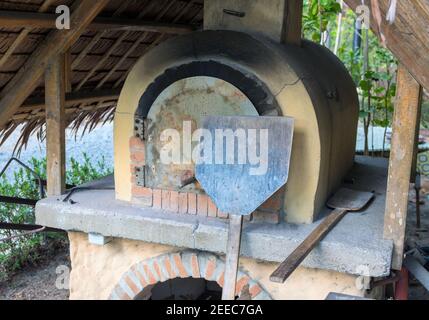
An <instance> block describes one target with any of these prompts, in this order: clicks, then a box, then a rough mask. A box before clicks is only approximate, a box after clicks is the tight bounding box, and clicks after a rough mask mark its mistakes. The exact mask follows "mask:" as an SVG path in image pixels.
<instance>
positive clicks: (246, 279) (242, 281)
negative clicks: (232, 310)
mask: <svg viewBox="0 0 429 320" xmlns="http://www.w3.org/2000/svg"><path fill="white" fill-rule="evenodd" d="M249 280H250V278H249V277H248V276H243V277H241V279H239V280H238V281H237V283H236V284H235V295H239V294H240V292H241V290H243V287H244V286H245V285H246V284H247V283H248V282H249Z"/></svg>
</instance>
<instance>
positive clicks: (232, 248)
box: [222, 215, 243, 300]
mask: <svg viewBox="0 0 429 320" xmlns="http://www.w3.org/2000/svg"><path fill="white" fill-rule="evenodd" d="M229 219H230V220H229V231H228V243H227V247H226V261H225V277H224V279H225V280H224V285H223V290H222V300H235V284H236V282H237V271H238V258H239V255H240V244H241V228H242V225H243V216H236V215H230V218H229Z"/></svg>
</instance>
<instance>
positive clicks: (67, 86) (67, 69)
mask: <svg viewBox="0 0 429 320" xmlns="http://www.w3.org/2000/svg"><path fill="white" fill-rule="evenodd" d="M72 62H73V58H72V54H71V50H70V49H69V50H67V51H66V53H65V54H64V90H65V92H66V93H70V92H72V67H71V66H72Z"/></svg>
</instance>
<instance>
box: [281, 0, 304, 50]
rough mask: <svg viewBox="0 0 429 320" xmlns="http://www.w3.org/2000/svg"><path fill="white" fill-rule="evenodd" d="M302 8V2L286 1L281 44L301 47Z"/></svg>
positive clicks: (297, 0)
mask: <svg viewBox="0 0 429 320" xmlns="http://www.w3.org/2000/svg"><path fill="white" fill-rule="evenodd" d="M302 8H303V1H302V0H286V4H285V11H286V12H285V17H284V19H285V21H284V24H283V35H282V42H284V43H289V44H294V45H297V46H300V45H301V39H302Z"/></svg>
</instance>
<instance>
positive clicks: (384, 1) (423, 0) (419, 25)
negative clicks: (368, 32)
mask: <svg viewBox="0 0 429 320" xmlns="http://www.w3.org/2000/svg"><path fill="white" fill-rule="evenodd" d="M371 1H374V0H371ZM344 2H345V3H346V4H347V5H348V6H349V7H350V8H351V9H352V10H353V11H355V10H356V7H357V6H359V5H361V4H362V0H344ZM364 3H365V5H367V6H368V7H369V8H371V4H370V1H369V0H365V1H364ZM378 3H379V7H380V11H381V16H382V17H386V11H387V8H388V5H389V1H388V0H378ZM371 14H372V16H371V29H372V30H373V31H374V33H375V34H376V35H379V34H378V30H379V27H378V25H377V22H376V19H375V18H374V16H373V13H372V12H371ZM428 19H429V1H428V0H413V1H398V2H397V11H396V19H395V22H394V23H393V24H392V25H389V24H388V23H387V22H386V19H384V18H383V19H382V21H381V32H382V33H383V35H384V37H385V41H386V46H387V48H389V50H390V51H392V53H393V54H394V55H395V57H396V58H397V59H398V60H399V61H400V62H401V63H402V64H403V65H404V66H405V67H407V69H408V70H409V72H410V73H411V74H412V75H413V77H414V78H415V79H416V80H417V81H418V82H419V83H420V84H421V85H422V86H423V87H424V88H426V90H429V68H428V65H429V54H428V51H429V32H428V31H427V30H428V29H427V21H428Z"/></svg>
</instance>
